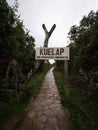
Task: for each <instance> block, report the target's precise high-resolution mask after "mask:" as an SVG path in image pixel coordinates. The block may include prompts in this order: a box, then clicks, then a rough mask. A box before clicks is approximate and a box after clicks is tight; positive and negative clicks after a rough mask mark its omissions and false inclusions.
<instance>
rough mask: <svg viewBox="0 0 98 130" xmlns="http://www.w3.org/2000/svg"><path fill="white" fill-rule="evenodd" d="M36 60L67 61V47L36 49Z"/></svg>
mask: <svg viewBox="0 0 98 130" xmlns="http://www.w3.org/2000/svg"><path fill="white" fill-rule="evenodd" d="M35 59H37V60H49V59H54V60H69V47H64V48H63V47H62V48H45V47H43V48H36V56H35Z"/></svg>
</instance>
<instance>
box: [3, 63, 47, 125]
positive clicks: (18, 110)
mask: <svg viewBox="0 0 98 130" xmlns="http://www.w3.org/2000/svg"><path fill="white" fill-rule="evenodd" d="M48 69H49V66H47V65H46V67H44V68H43V70H39V71H38V73H36V74H35V75H34V76H33V77H32V78H31V80H30V81H29V82H28V85H27V86H28V88H29V89H30V90H31V91H32V96H31V97H30V98H29V99H22V100H21V101H20V102H17V101H16V102H12V103H9V104H7V103H6V104H1V106H0V126H2V124H3V123H4V122H5V121H6V120H7V119H10V118H11V117H13V118H14V117H15V116H19V115H22V114H23V112H24V110H25V108H26V107H27V105H28V103H29V102H30V100H31V98H35V97H36V95H37V93H38V90H39V89H40V85H41V83H42V80H43V78H44V75H45V74H46V72H47V71H48Z"/></svg>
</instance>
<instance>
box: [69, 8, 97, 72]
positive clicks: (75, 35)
mask: <svg viewBox="0 0 98 130" xmlns="http://www.w3.org/2000/svg"><path fill="white" fill-rule="evenodd" d="M97 36H98V11H97V12H96V13H95V12H94V11H91V12H90V13H89V14H88V16H84V17H83V18H82V20H81V21H80V25H79V26H76V25H74V26H72V27H71V29H70V32H69V38H70V40H71V44H70V45H69V46H70V47H71V48H72V52H71V53H73V54H72V55H73V56H72V57H71V59H70V61H69V62H70V66H71V68H75V70H77V71H78V70H79V69H80V68H83V69H84V70H86V71H90V70H93V69H97V64H98V60H97V59H98V52H97V50H98V38H97Z"/></svg>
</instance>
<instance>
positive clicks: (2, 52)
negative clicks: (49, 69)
mask: <svg viewBox="0 0 98 130" xmlns="http://www.w3.org/2000/svg"><path fill="white" fill-rule="evenodd" d="M17 10H18V3H17V1H16V4H15V5H14V7H10V6H9V5H8V3H7V2H6V0H0V67H1V69H0V89H2V88H3V86H4V84H5V83H6V86H9V88H12V85H11V86H10V84H13V82H14V77H13V74H12V72H11V71H10V74H9V79H10V78H11V80H9V79H8V81H6V82H4V84H2V83H3V81H4V80H5V78H6V73H7V70H8V66H9V62H10V61H11V59H15V60H16V61H17V63H19V66H20V67H21V68H22V72H23V73H24V75H26V74H27V73H28V72H29V71H30V70H31V68H32V67H33V65H34V62H35V60H34V56H35V49H34V47H35V44H34V42H35V39H34V38H33V37H32V36H31V35H30V34H29V31H28V30H27V29H26V28H25V27H24V25H23V22H22V21H21V20H20V19H19V16H17ZM11 82H12V83H11ZM6 88H7V87H6ZM13 89H15V84H13Z"/></svg>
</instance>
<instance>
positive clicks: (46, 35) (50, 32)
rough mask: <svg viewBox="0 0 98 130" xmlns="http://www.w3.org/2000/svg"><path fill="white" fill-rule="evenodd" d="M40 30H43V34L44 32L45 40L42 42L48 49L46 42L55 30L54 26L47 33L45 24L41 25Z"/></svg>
mask: <svg viewBox="0 0 98 130" xmlns="http://www.w3.org/2000/svg"><path fill="white" fill-rule="evenodd" d="M42 28H43V29H44V32H45V40H44V47H48V41H49V38H50V36H51V34H52V33H53V31H54V29H55V28H56V24H54V25H53V26H52V27H51V29H50V31H49V32H48V30H47V28H46V26H45V24H42Z"/></svg>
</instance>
